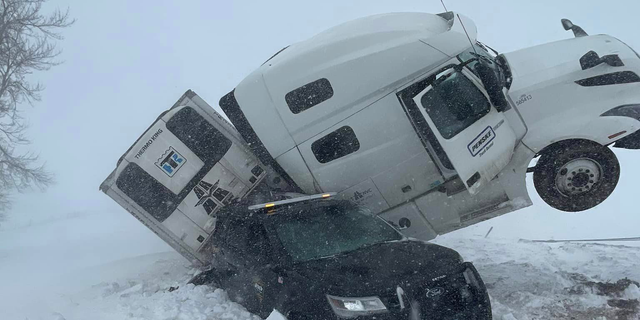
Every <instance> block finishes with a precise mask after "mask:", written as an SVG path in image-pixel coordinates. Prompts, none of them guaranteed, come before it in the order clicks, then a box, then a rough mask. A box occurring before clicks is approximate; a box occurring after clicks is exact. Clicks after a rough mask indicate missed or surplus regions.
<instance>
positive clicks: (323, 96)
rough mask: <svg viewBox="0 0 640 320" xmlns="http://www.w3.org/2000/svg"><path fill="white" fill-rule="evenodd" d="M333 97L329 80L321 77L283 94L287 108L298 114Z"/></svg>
mask: <svg viewBox="0 0 640 320" xmlns="http://www.w3.org/2000/svg"><path fill="white" fill-rule="evenodd" d="M331 97H333V88H332V87H331V83H330V82H329V80H327V79H325V78H322V79H319V80H316V81H314V82H310V83H307V84H305V85H304V86H302V87H300V88H297V89H295V90H293V91H291V92H289V93H287V94H286V95H285V96H284V100H285V101H286V102H287V105H288V106H289V109H290V110H291V112H293V113H294V114H298V113H300V112H302V111H305V110H307V109H309V108H311V107H314V106H316V105H318V104H320V103H322V102H324V101H327V100H329V99H330V98H331Z"/></svg>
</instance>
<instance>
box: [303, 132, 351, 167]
mask: <svg viewBox="0 0 640 320" xmlns="http://www.w3.org/2000/svg"><path fill="white" fill-rule="evenodd" d="M358 149H360V141H358V138H357V137H356V134H355V132H353V129H351V127H347V126H344V127H342V128H340V129H338V130H336V131H334V132H331V133H329V134H328V135H326V136H324V137H322V138H320V139H318V140H317V141H315V142H313V143H312V144H311V151H312V152H313V155H314V156H315V157H316V159H317V160H318V162H320V163H327V162H330V161H333V160H336V159H339V158H342V157H344V156H346V155H348V154H351V153H354V152H356V151H358Z"/></svg>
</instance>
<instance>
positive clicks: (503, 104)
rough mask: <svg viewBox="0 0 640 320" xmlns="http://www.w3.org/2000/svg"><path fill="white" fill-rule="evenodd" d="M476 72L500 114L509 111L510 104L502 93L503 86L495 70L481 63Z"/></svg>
mask: <svg viewBox="0 0 640 320" xmlns="http://www.w3.org/2000/svg"><path fill="white" fill-rule="evenodd" d="M475 70H476V71H477V72H478V75H479V76H480V80H481V81H482V83H483V84H484V88H485V90H487V93H488V94H489V100H491V104H493V106H494V107H495V108H496V110H498V111H499V112H505V111H507V110H509V109H510V108H509V102H507V98H506V97H505V96H504V93H503V92H502V85H501V84H500V80H499V79H498V76H497V75H496V73H495V72H494V71H493V69H491V68H490V67H489V66H487V65H486V64H484V63H482V62H481V63H478V64H477V65H476V67H475Z"/></svg>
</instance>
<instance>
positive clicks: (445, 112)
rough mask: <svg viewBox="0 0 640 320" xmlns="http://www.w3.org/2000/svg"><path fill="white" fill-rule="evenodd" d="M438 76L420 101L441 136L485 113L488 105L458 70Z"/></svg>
mask: <svg viewBox="0 0 640 320" xmlns="http://www.w3.org/2000/svg"><path fill="white" fill-rule="evenodd" d="M442 78H443V79H442V80H441V79H438V80H436V82H435V83H434V84H433V85H432V89H431V90H429V91H428V92H427V93H426V94H425V95H424V96H422V99H421V100H420V102H421V104H422V107H423V108H425V110H426V111H427V113H428V114H429V117H431V119H432V120H433V122H434V124H435V125H436V128H438V131H439V132H440V134H441V135H442V137H443V138H445V139H450V138H453V137H454V136H455V135H456V134H458V133H460V132H461V131H462V130H464V129H465V128H467V127H468V126H470V125H471V124H473V123H474V122H476V121H477V120H478V119H480V118H482V117H483V116H485V115H486V114H487V113H489V111H490V110H491V109H490V108H491V104H490V103H489V101H488V100H487V98H486V97H485V96H484V94H482V92H481V91H480V90H479V89H478V88H477V87H476V86H475V85H474V84H473V83H472V82H471V80H469V79H468V78H467V77H465V76H464V75H463V74H462V73H460V72H454V73H452V74H450V75H448V76H447V75H445V76H443V77H442Z"/></svg>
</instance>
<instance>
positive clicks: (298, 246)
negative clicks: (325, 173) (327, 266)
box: [273, 206, 402, 262]
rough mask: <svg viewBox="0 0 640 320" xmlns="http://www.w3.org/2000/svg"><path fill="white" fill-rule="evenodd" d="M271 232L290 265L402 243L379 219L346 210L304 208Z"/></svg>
mask: <svg viewBox="0 0 640 320" xmlns="http://www.w3.org/2000/svg"><path fill="white" fill-rule="evenodd" d="M273 228H275V231H276V232H275V234H276V236H277V237H278V239H279V240H280V242H281V243H282V246H283V247H284V249H285V251H286V252H287V253H288V254H289V255H290V256H291V258H292V259H293V261H294V262H302V261H309V260H314V259H319V258H323V257H328V256H334V255H337V254H341V253H346V252H349V251H353V250H357V249H360V248H363V247H366V246H370V245H375V244H378V243H383V242H388V241H394V240H400V239H402V236H401V235H400V234H399V233H398V232H397V231H396V230H395V229H394V228H393V227H391V226H389V225H388V224H387V223H386V222H384V221H382V219H380V218H378V217H376V216H373V215H371V214H368V213H366V212H365V211H362V210H360V209H358V208H355V207H346V206H322V207H315V208H309V209H306V208H305V209H302V210H300V212H298V213H296V214H295V216H293V217H292V218H288V219H286V220H285V219H282V220H280V219H279V221H278V222H277V223H275V224H274V225H273Z"/></svg>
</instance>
